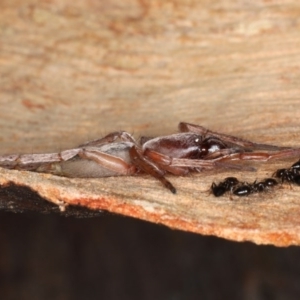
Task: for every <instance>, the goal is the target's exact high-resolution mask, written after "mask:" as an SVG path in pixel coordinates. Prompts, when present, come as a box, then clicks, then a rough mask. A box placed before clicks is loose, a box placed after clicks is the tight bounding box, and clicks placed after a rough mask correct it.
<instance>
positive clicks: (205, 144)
mask: <svg viewBox="0 0 300 300" xmlns="http://www.w3.org/2000/svg"><path fill="white" fill-rule="evenodd" d="M179 131H180V133H176V134H171V135H167V136H162V137H156V138H146V137H142V138H141V140H140V142H139V143H138V142H137V141H136V140H135V139H134V138H133V137H132V135H130V134H129V133H127V132H125V131H116V132H113V133H110V134H108V135H107V136H105V137H103V138H101V139H98V140H94V141H91V142H87V143H86V144H83V145H80V146H79V147H78V148H75V149H70V150H65V151H62V152H59V153H48V154H17V155H3V156H0V166H1V167H4V168H9V169H22V170H29V171H35V172H44V173H51V174H56V175H60V176H67V177H81V178H93V177H108V176H118V175H134V174H137V173H140V172H144V173H147V174H150V175H152V176H153V177H155V178H157V179H158V180H160V181H161V182H162V183H163V185H164V186H165V187H166V188H168V189H169V190H170V191H171V192H172V193H176V189H175V187H174V186H173V185H172V183H171V182H170V181H168V180H167V179H166V178H165V174H166V173H171V174H174V175H177V176H180V175H186V174H188V173H189V172H192V171H194V172H201V171H202V170H207V169H210V170H212V169H217V168H233V169H239V170H254V169H253V168H250V167H245V166H241V165H236V164H231V163H230V161H232V160H255V161H267V160H269V159H280V158H287V157H293V156H297V155H300V148H287V147H278V146H273V145H267V144H258V143H253V142H250V141H247V140H244V139H240V138H238V137H234V136H231V135H227V134H222V133H217V132H213V131H210V130H208V129H206V128H204V127H202V126H198V125H193V124H189V123H184V122H181V123H179Z"/></svg>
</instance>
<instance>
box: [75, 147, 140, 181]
mask: <svg viewBox="0 0 300 300" xmlns="http://www.w3.org/2000/svg"><path fill="white" fill-rule="evenodd" d="M78 156H79V157H80V158H83V159H87V160H91V161H94V162H96V163H97V164H98V165H99V166H101V167H103V168H105V169H108V170H110V171H111V172H112V173H113V174H115V175H132V174H134V173H136V168H135V167H134V166H133V165H131V164H128V163H127V162H125V161H124V160H123V159H121V158H119V157H117V156H113V155H110V154H107V153H104V152H101V151H99V150H97V149H96V148H94V149H93V148H91V149H88V148H87V149H81V150H80V151H79V153H78ZM87 168H88V164H87ZM99 177H101V174H99Z"/></svg>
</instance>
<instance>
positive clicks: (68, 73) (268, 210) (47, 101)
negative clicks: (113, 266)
mask: <svg viewBox="0 0 300 300" xmlns="http://www.w3.org/2000/svg"><path fill="white" fill-rule="evenodd" d="M299 12H300V3H299V2H298V1H296V0H291V1H275V0H274V1H272V0H269V1H259V0H255V1H250V2H249V1H233V0H231V1H230V0H224V1H204V0H200V1H198V0H177V1H176V0H172V1H159V0H154V1H150V0H139V1H134V0H123V1H117V0H113V1H103V0H98V1H96V0H89V1H88V0H79V1H72V2H71V1H69V0H64V1H58V0H56V1H46V0H45V1H37V0H26V1H20V0H13V1H1V2H0V128H1V135H0V142H1V149H0V153H1V154H8V153H20V152H22V153H35V152H37V153H41V152H52V151H59V150H62V149H68V148H73V147H75V146H77V145H79V144H81V143H83V142H85V141H88V140H91V139H95V138H98V137H101V136H103V135H104V134H107V133H109V132H111V131H115V130H120V129H122V130H126V131H129V132H130V133H133V134H134V136H135V137H137V138H138V137H140V136H141V135H146V136H159V135H166V134H171V133H174V132H177V124H178V123H179V122H180V121H186V122H190V123H195V124H201V125H203V126H205V127H208V128H210V129H212V130H215V131H220V132H224V133H229V134H233V135H237V136H240V137H243V138H247V139H250V140H253V141H256V142H262V143H271V144H277V145H282V146H292V145H293V146H300V121H299V119H300V109H299V104H300V102H299V97H300V96H299V95H300V17H299V16H300V15H299ZM296 160H297V158H294V159H291V160H288V161H276V162H270V163H267V164H263V165H260V164H259V165H255V166H256V167H257V168H258V171H257V172H242V173H238V172H236V171H234V172H232V171H231V172H230V171H228V172H225V171H222V172H220V170H216V171H215V172H205V173H201V174H196V175H191V176H187V177H174V176H168V179H169V180H171V181H172V183H173V184H174V185H175V186H176V188H177V190H178V193H177V194H176V195H173V194H171V193H170V192H169V191H168V190H166V189H164V188H163V187H162V186H161V183H160V182H158V181H156V180H155V179H153V178H151V177H150V176H135V177H115V178H102V179H68V178H62V177H57V176H51V175H47V174H37V173H30V172H24V171H23V172H21V171H13V170H4V169H1V170H0V183H1V185H2V187H5V186H7V185H8V184H11V183H13V184H15V185H16V186H25V187H30V188H31V189H32V190H33V191H36V192H37V193H38V194H39V195H40V196H42V197H43V198H44V199H45V200H47V201H50V202H52V203H55V204H57V205H59V207H60V208H61V209H62V210H63V209H64V208H65V207H66V206H68V205H69V204H71V205H79V206H84V207H86V208H90V209H95V210H107V211H110V212H114V213H118V214H123V215H128V216H132V217H135V218H140V219H144V220H147V221H150V222H155V223H160V224H164V225H167V226H169V227H171V228H175V229H181V230H187V231H192V232H196V233H200V234H205V235H215V236H219V237H223V238H227V239H231V240H236V241H252V242H254V243H257V244H273V245H277V246H289V245H299V244H300V217H299V216H300V198H299V193H300V188H299V187H294V186H282V187H279V188H278V189H276V191H274V192H269V193H263V194H259V195H252V196H250V197H247V198H246V199H245V198H243V199H236V198H233V197H229V196H228V197H222V198H214V197H213V196H212V195H211V194H210V193H209V192H208V191H209V187H210V185H211V183H212V182H213V181H216V182H217V181H219V180H221V179H222V178H224V177H226V176H232V175H235V176H237V177H239V178H240V179H241V180H249V181H254V180H255V179H259V178H263V177H266V176H270V175H271V174H272V173H273V172H274V171H275V170H276V169H277V168H279V167H287V166H289V165H290V164H291V163H292V162H294V161H296Z"/></svg>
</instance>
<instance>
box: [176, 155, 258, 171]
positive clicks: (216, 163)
mask: <svg viewBox="0 0 300 300" xmlns="http://www.w3.org/2000/svg"><path fill="white" fill-rule="evenodd" d="M238 154H239V153H238ZM234 155H235V154H234ZM227 157H231V156H230V155H229V156H227ZM223 160H225V159H224V158H223V157H219V158H215V159H211V160H204V159H188V158H173V159H172V163H171V166H172V167H184V168H191V169H194V170H195V171H197V172H201V171H203V170H214V169H217V168H225V169H235V170H239V171H255V170H256V169H255V168H253V167H250V166H242V165H237V164H230V163H227V162H223Z"/></svg>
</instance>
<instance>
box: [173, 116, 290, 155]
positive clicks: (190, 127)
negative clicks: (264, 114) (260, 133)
mask: <svg viewBox="0 0 300 300" xmlns="http://www.w3.org/2000/svg"><path fill="white" fill-rule="evenodd" d="M178 127H179V131H180V132H194V133H197V134H200V135H202V136H203V137H204V138H207V137H210V136H213V137H217V138H219V139H221V140H222V141H224V142H227V143H232V144H235V145H238V146H241V147H242V148H249V149H253V150H254V149H256V150H267V151H276V150H284V149H291V148H290V147H279V146H275V145H269V144H259V143H254V142H251V141H249V140H245V139H241V138H238V137H235V136H232V135H229V134H225V133H219V132H215V131H211V130H209V129H207V128H205V127H203V126H200V125H195V124H190V123H185V122H180V123H179V125H178Z"/></svg>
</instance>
